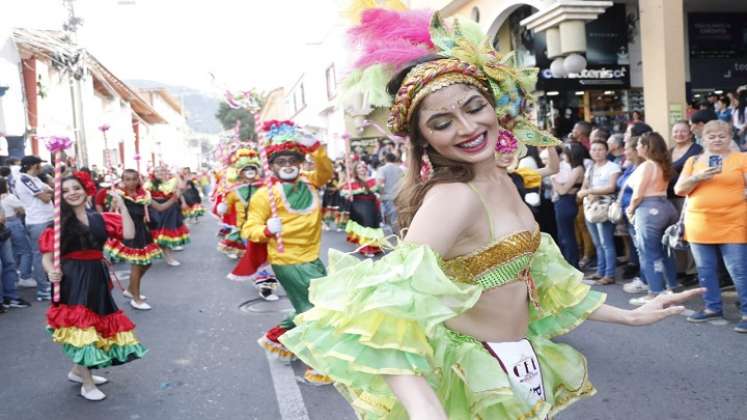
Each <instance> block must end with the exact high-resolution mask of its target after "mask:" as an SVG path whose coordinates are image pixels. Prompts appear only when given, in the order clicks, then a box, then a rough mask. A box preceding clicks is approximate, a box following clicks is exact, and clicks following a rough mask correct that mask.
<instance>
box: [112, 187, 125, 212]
mask: <svg viewBox="0 0 747 420" xmlns="http://www.w3.org/2000/svg"><path fill="white" fill-rule="evenodd" d="M109 195H111V196H112V203H113V204H114V206H113V207H114V209H115V210H117V211H118V212H119V213H121V212H122V208H127V205H126V204H125V202H124V199H123V198H122V195H120V194H119V193H118V192H116V191H111V192H110V193H109Z"/></svg>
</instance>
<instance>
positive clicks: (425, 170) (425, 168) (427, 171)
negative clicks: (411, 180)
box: [420, 150, 433, 181]
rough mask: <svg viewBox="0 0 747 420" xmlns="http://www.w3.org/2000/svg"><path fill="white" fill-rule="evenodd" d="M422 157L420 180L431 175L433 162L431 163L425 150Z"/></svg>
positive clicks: (425, 179) (426, 178)
mask: <svg viewBox="0 0 747 420" xmlns="http://www.w3.org/2000/svg"><path fill="white" fill-rule="evenodd" d="M422 159H423V163H422V164H421V165H420V180H421V181H428V180H429V179H431V176H432V175H433V164H432V163H431V158H429V157H428V152H427V150H424V151H423V157H422Z"/></svg>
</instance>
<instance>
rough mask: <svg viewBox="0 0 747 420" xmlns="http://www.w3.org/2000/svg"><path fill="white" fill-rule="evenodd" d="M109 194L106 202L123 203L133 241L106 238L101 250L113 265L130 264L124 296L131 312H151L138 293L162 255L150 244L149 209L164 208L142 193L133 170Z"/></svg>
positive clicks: (159, 250) (123, 175)
mask: <svg viewBox="0 0 747 420" xmlns="http://www.w3.org/2000/svg"><path fill="white" fill-rule="evenodd" d="M111 191H113V192H114V195H112V194H111ZM111 191H110V194H109V200H108V201H109V202H111V201H112V199H113V197H115V196H119V197H122V198H123V199H124V203H125V205H126V206H127V211H128V213H129V214H130V217H131V218H132V222H133V223H134V225H135V237H133V238H132V239H124V240H122V239H119V238H109V240H108V241H106V245H105V246H104V254H105V255H106V257H107V258H108V259H109V261H111V262H113V263H120V262H126V263H129V264H130V283H129V286H128V287H127V290H124V291H123V294H124V296H125V297H127V298H129V299H130V305H131V306H132V307H133V308H135V309H138V310H141V311H147V310H149V309H151V306H150V305H149V304H147V303H146V302H145V299H146V297H145V296H144V295H142V294H141V293H140V283H141V281H142V279H143V276H144V275H145V273H146V272H147V271H148V269H149V268H150V266H151V264H152V263H153V261H154V260H156V259H159V258H161V257H163V252H162V251H161V248H160V247H159V246H158V244H156V243H155V242H154V241H153V235H152V234H151V232H150V228H149V227H148V223H149V222H150V214H149V207H150V206H153V208H156V209H161V210H165V207H164V206H165V204H161V203H153V202H152V200H151V198H150V194H149V193H148V191H146V190H145V189H143V186H142V183H141V182H140V174H138V173H137V171H136V170H134V169H125V170H124V172H122V182H121V183H120V184H119V185H118V186H116V187H113V188H112V190H111ZM108 207H111V205H109V206H108Z"/></svg>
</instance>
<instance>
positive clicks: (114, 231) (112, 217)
mask: <svg viewBox="0 0 747 420" xmlns="http://www.w3.org/2000/svg"><path fill="white" fill-rule="evenodd" d="M101 216H102V217H103V218H104V228H105V229H106V236H108V237H109V238H114V239H119V240H122V216H120V215H119V214H117V213H101Z"/></svg>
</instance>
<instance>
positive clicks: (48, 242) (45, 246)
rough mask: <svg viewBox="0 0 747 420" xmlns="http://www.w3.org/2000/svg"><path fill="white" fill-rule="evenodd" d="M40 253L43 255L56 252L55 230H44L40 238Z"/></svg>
mask: <svg viewBox="0 0 747 420" xmlns="http://www.w3.org/2000/svg"><path fill="white" fill-rule="evenodd" d="M39 252H41V253H42V254H46V253H48V252H54V229H52V228H51V227H49V228H46V229H44V232H42V234H41V236H39Z"/></svg>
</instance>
